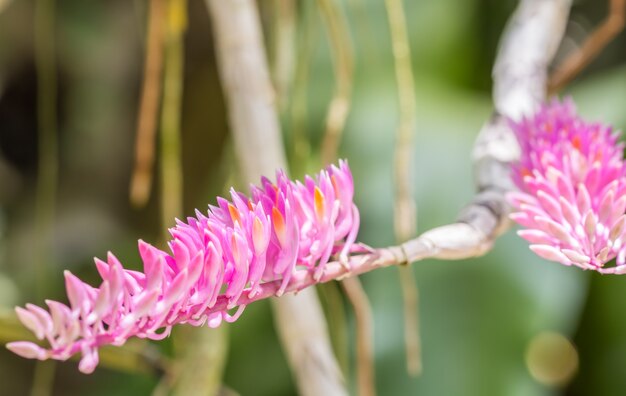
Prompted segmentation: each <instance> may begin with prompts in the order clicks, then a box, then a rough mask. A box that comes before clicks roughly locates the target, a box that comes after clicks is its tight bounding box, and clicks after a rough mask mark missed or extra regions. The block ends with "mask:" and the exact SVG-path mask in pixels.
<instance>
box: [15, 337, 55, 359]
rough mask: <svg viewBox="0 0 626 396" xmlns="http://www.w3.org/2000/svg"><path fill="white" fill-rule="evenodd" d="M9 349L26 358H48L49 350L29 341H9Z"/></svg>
mask: <svg viewBox="0 0 626 396" xmlns="http://www.w3.org/2000/svg"><path fill="white" fill-rule="evenodd" d="M6 347H7V349H8V350H9V351H11V352H13V353H15V354H16V355H19V356H21V357H23V358H26V359H38V360H46V359H47V358H48V352H47V351H46V350H45V349H43V348H42V347H40V346H39V345H37V344H34V343H32V342H29V341H16V342H9V343H8V344H7V345H6Z"/></svg>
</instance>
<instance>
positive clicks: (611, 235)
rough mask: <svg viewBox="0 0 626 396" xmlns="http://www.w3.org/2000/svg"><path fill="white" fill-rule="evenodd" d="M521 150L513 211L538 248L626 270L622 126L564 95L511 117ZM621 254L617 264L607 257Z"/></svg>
mask: <svg viewBox="0 0 626 396" xmlns="http://www.w3.org/2000/svg"><path fill="white" fill-rule="evenodd" d="M512 127H513V129H514V131H515V133H516V135H517V139H518V141H519V143H520V146H521V149H522V152H521V159H520V161H519V162H518V163H517V164H515V165H514V166H513V180H514V182H515V184H516V185H517V186H518V187H519V189H520V191H519V192H515V193H511V194H510V195H509V200H510V202H511V204H512V205H513V206H514V207H515V209H517V212H515V213H513V214H511V218H512V219H513V220H514V221H516V222H517V223H519V224H520V225H521V226H522V227H524V228H525V229H523V230H520V231H518V234H519V235H520V236H521V237H522V238H524V239H526V240H528V241H529V242H530V243H531V245H530V249H531V250H532V251H534V252H535V253H536V254H538V255H539V256H541V257H543V258H545V259H547V260H551V261H556V262H559V263H561V264H565V265H576V266H578V267H580V268H583V269H591V270H596V271H599V272H602V273H624V272H626V265H625V263H626V246H625V244H624V240H625V238H626V236H625V235H626V234H625V230H626V227H625V225H626V216H625V215H624V211H625V209H626V194H625V193H626V178H625V167H624V161H623V158H622V156H623V150H624V145H623V144H622V143H618V138H619V133H618V132H612V130H611V127H609V126H606V125H602V124H599V123H588V122H586V121H584V120H582V119H581V118H580V117H578V116H577V115H576V112H575V108H574V105H573V103H572V102H571V101H569V100H566V101H565V102H563V103H559V102H557V101H554V102H552V103H551V104H549V105H546V106H544V107H542V108H541V109H540V110H539V111H538V112H537V114H535V115H534V116H533V117H531V118H525V119H523V120H522V121H520V122H519V123H512ZM616 257H617V263H616V266H615V267H605V264H606V263H607V262H609V261H610V260H612V259H614V258H616Z"/></svg>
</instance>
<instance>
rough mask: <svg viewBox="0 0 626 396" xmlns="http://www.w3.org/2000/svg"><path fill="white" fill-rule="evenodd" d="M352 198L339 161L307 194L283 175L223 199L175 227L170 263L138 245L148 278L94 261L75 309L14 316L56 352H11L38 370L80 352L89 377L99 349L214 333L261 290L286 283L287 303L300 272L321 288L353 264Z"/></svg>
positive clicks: (71, 280)
mask: <svg viewBox="0 0 626 396" xmlns="http://www.w3.org/2000/svg"><path fill="white" fill-rule="evenodd" d="M353 189H354V186H353V181H352V175H351V173H350V169H349V168H348V164H347V163H346V162H343V161H341V162H340V163H339V167H336V166H334V165H333V166H330V167H328V168H327V169H326V170H323V171H322V172H320V173H319V175H317V178H316V179H315V180H314V179H312V178H310V177H307V178H306V179H305V181H304V184H302V183H300V182H292V181H290V180H289V179H288V178H287V176H286V175H285V173H283V172H280V171H279V172H277V181H276V184H273V183H271V182H270V181H269V180H268V179H265V178H264V179H263V180H262V183H261V187H255V186H253V187H252V194H251V198H250V199H248V198H247V197H246V196H245V195H243V194H241V193H239V192H237V191H235V190H231V201H228V200H226V199H224V198H218V199H217V206H210V209H209V211H208V214H207V215H206V216H205V215H204V214H202V213H200V212H196V217H195V218H188V219H187V223H184V222H182V221H177V225H176V226H175V227H174V228H172V229H170V234H171V235H172V239H171V240H170V241H169V242H168V246H169V250H170V252H171V253H167V252H165V251H162V250H160V249H157V248H156V247H154V246H151V245H149V244H147V243H145V242H143V241H139V253H140V255H141V259H142V261H143V266H144V272H139V271H132V270H126V269H124V268H123V267H122V264H121V263H120V262H119V261H118V259H117V258H116V257H115V256H114V255H113V254H112V253H109V254H108V257H107V260H106V261H102V260H99V259H96V260H95V262H96V267H97V270H98V272H99V273H100V276H101V277H102V280H103V281H102V283H101V284H100V286H99V287H97V288H95V287H92V286H90V285H88V284H86V283H83V282H82V281H81V280H80V279H78V278H77V277H75V276H74V275H72V274H71V273H70V272H69V271H66V272H65V284H66V288H67V296H68V298H69V302H70V304H69V306H67V305H65V304H62V303H60V302H56V301H50V300H47V301H46V304H47V305H48V308H49V310H45V309H43V308H40V307H38V306H36V305H32V304H26V307H25V308H20V307H18V308H16V312H17V315H18V317H19V319H20V320H21V321H22V323H23V324H24V325H25V326H26V327H27V328H29V329H30V330H31V331H33V333H35V336H36V337H37V338H38V339H40V340H43V339H44V338H45V339H46V340H47V341H48V343H49V344H50V348H49V349H45V348H42V347H40V346H38V345H36V344H34V343H32V342H27V341H20V342H12V343H9V344H7V348H8V349H10V350H11V351H13V352H15V353H17V354H19V355H21V356H23V357H26V358H31V359H39V360H45V359H57V360H66V359H68V358H69V357H70V356H72V355H73V354H75V353H77V352H81V353H82V359H81V360H80V364H79V369H80V371H82V372H84V373H91V372H92V371H93V370H94V369H95V367H96V365H97V364H98V348H99V347H100V346H102V345H106V344H112V345H122V344H124V343H125V342H126V340H127V339H128V338H130V337H141V338H150V339H153V340H158V339H162V338H164V337H167V336H168V335H169V333H170V330H171V328H172V326H173V325H176V324H179V323H188V324H191V325H193V326H201V325H203V324H204V323H207V324H208V326H209V327H216V326H219V325H220V324H221V322H222V321H224V320H225V321H227V322H232V321H235V320H236V319H237V318H238V317H239V315H241V313H242V311H243V309H244V308H245V302H246V301H251V300H253V298H254V296H255V295H256V294H257V293H259V290H260V288H261V287H262V284H263V283H264V282H267V281H274V280H278V281H280V282H281V287H280V289H279V290H278V293H277V295H280V294H282V293H283V292H284V291H285V290H286V288H287V286H288V284H289V280H290V278H291V277H292V275H293V274H294V273H296V272H297V271H311V272H312V273H314V276H315V277H316V279H319V277H320V276H321V275H322V274H323V271H324V266H325V264H326V263H327V262H328V261H329V259H330V257H331V256H332V255H333V254H339V256H340V260H343V262H346V263H347V254H348V253H349V252H350V250H351V248H352V246H353V243H354V241H355V238H356V234H357V231H358V227H359V213H358V210H357V208H356V206H355V205H354V203H353V202H352V197H353ZM242 301H243V302H242ZM231 310H235V311H234V314H231V312H230V311H231Z"/></svg>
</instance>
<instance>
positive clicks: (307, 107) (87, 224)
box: [0, 0, 626, 396]
mask: <svg viewBox="0 0 626 396" xmlns="http://www.w3.org/2000/svg"><path fill="white" fill-rule="evenodd" d="M516 3H517V2H516V1H513V0H439V1H432V0H405V1H404V6H405V11H406V18H407V24H408V29H409V36H410V42H411V51H412V66H413V72H414V74H415V87H414V88H415V93H416V96H417V129H416V139H415V147H414V159H413V162H414V164H413V166H414V169H413V178H414V180H413V183H414V186H413V187H414V192H415V194H414V195H415V199H416V202H417V205H418V228H419V230H420V231H424V230H427V229H429V228H431V227H434V226H437V225H441V224H444V223H448V222H450V221H452V220H453V219H454V218H455V217H456V213H457V212H458V210H459V209H460V208H461V207H463V205H464V204H465V203H466V202H468V201H469V200H470V198H471V196H472V194H473V183H472V173H471V161H470V151H471V146H472V143H473V140H474V138H475V136H476V134H477V133H478V131H479V129H480V127H481V125H482V124H483V123H484V122H485V120H487V119H488V117H489V116H490V113H491V109H492V104H491V100H490V87H491V78H490V73H491V66H492V64H493V61H494V57H495V54H496V50H497V43H498V39H499V37H500V34H501V32H502V29H503V27H504V25H505V23H506V20H507V18H508V17H509V15H510V14H511V13H512V11H513V10H514V8H515V6H516ZM606 3H607V2H605V1H598V0H579V1H574V7H573V9H572V13H571V17H570V23H569V25H568V29H567V37H566V39H565V40H564V42H563V45H562V48H561V50H560V52H559V55H558V56H557V59H562V57H563V56H564V55H565V54H566V53H568V51H570V50H572V49H573V48H575V45H576V43H577V42H580V41H581V40H582V39H583V38H584V37H585V36H586V35H587V34H588V33H589V31H591V30H592V29H593V27H594V26H596V25H597V24H598V23H599V22H600V21H601V20H602V19H603V18H604V16H605V15H606V12H607V4H606ZM279 4H280V2H279V1H271V0H259V1H258V5H259V8H260V10H261V15H262V21H263V29H264V33H265V38H266V44H267V48H268V53H269V59H270V60H272V59H273V54H274V51H275V49H276V45H275V43H276V42H277V41H278V40H277V33H276V32H277V28H276V26H277V25H278V24H277V11H276V7H278V5H279ZM294 4H295V5H296V11H297V19H296V31H295V36H294V37H295V40H296V41H295V53H294V54H293V55H294V62H295V63H294V73H295V74H294V79H293V84H292V86H291V88H290V89H289V91H288V95H286V96H283V97H281V98H279V99H280V100H279V103H280V104H281V120H282V123H283V130H284V136H285V145H286V148H287V152H288V154H289V158H290V160H291V171H292V174H293V175H294V176H296V177H301V176H302V174H303V173H304V172H305V171H309V172H310V171H315V170H317V169H318V168H319V167H320V165H321V164H320V160H319V147H320V142H321V139H322V136H323V132H324V122H325V117H326V111H327V107H328V103H329V101H330V99H331V97H332V92H333V87H334V84H335V78H334V73H333V59H332V53H331V51H330V44H329V40H328V35H327V33H326V29H325V25H324V21H323V19H322V17H321V14H320V10H319V8H318V6H317V3H316V2H314V1H301V2H298V1H295V2H294ZM333 4H335V5H336V7H338V9H339V10H340V11H341V13H342V14H343V15H344V17H345V18H346V20H347V21H348V24H349V28H350V34H351V40H352V43H353V45H354V49H355V70H354V79H353V84H354V85H353V86H354V91H353V95H352V97H351V99H352V100H351V110H350V114H349V118H348V121H347V125H346V128H345V131H344V135H343V141H342V143H341V147H340V155H341V157H343V158H347V159H348V160H349V161H350V165H351V168H352V170H353V173H354V178H355V185H356V187H355V188H356V198H355V199H356V201H357V204H358V206H359V207H360V210H361V218H362V227H361V232H360V240H361V241H362V242H364V243H367V244H369V245H372V246H386V245H388V244H392V243H393V242H394V237H393V224H392V222H393V213H392V209H393V207H392V193H393V189H392V184H391V180H392V177H391V176H392V155H393V142H394V134H395V131H396V127H397V122H398V103H397V93H396V80H395V74H394V66H393V57H392V54H391V44H390V37H389V26H388V24H387V15H386V11H385V7H384V2H383V1H379V0H337V1H334V2H333ZM146 6H147V3H146V2H145V1H141V0H135V1H129V0H108V1H106V2H105V1H98V2H96V1H79V0H73V1H72V0H57V1H56V9H55V12H56V24H55V36H51V37H50V39H53V40H55V43H56V57H57V58H56V59H57V62H56V66H57V70H58V73H57V81H58V88H59V89H58V96H57V99H58V103H57V108H58V111H57V115H58V139H57V144H58V150H59V173H58V182H57V183H56V191H57V192H56V202H54V203H50V205H52V208H51V209H50V210H51V211H53V213H54V218H53V223H52V230H53V233H52V235H53V242H52V244H51V246H50V247H49V248H48V249H46V250H41V249H44V248H42V247H41V244H40V243H38V240H37V238H38V235H40V234H38V231H37V227H38V225H37V224H38V223H37V221H38V220H37V216H36V213H37V210H36V204H37V196H36V195H37V188H36V181H37V163H38V156H39V152H40V151H41V146H40V142H38V137H37V136H38V135H37V110H36V106H37V88H38V84H37V77H36V67H35V61H34V59H35V55H34V46H33V39H34V38H33V31H34V2H33V1H30V0H12V1H6V0H5V1H0V9H1V10H2V11H0V313H2V315H3V316H2V317H3V318H5V319H3V321H2V322H0V342H1V343H2V344H4V343H5V342H7V341H9V340H14V339H15V337H21V336H22V335H21V334H20V333H19V332H20V331H21V330H19V328H15V327H13V328H9V327H8V325H6V324H5V323H4V322H6V321H8V319H6V318H10V316H11V314H12V307H13V306H14V305H15V304H24V303H25V302H35V303H42V302H43V294H42V293H44V292H45V296H46V297H49V298H56V299H61V300H65V298H64V291H63V277H62V271H63V269H70V270H71V271H72V272H73V273H75V274H77V275H78V276H80V277H82V278H83V279H86V280H91V281H92V282H94V283H95V282H96V279H97V274H96V271H95V269H94V267H93V265H92V257H93V256H94V255H96V256H99V257H103V256H104V255H105V254H106V252H107V251H108V250H111V251H113V252H115V253H116V254H117V255H118V257H120V259H122V262H124V263H125V265H126V266H127V267H130V268H133V267H137V268H138V267H139V265H140V263H139V259H138V254H137V251H136V240H137V239H138V238H142V239H144V240H146V241H149V242H153V243H157V242H158V240H159V238H160V236H161V235H162V233H163V230H162V226H161V221H160V219H159V205H160V197H159V194H158V191H159V186H158V178H156V179H155V180H156V183H157V185H156V186H155V187H154V189H153V192H152V195H151V198H150V201H149V202H148V204H147V206H145V207H144V208H140V209H135V208H133V207H132V206H131V205H130V203H129V200H128V186H129V181H130V175H131V171H132V165H133V155H134V154H133V153H134V139H135V126H136V119H137V109H138V103H139V94H140V88H141V80H142V73H143V57H144V43H145V37H144V36H145V34H144V32H145V27H146V18H145V15H146ZM188 8H189V10H188V16H189V24H188V29H187V33H186V36H185V69H184V96H183V108H182V114H181V117H182V161H183V170H184V188H183V197H184V211H185V214H186V215H191V214H193V209H194V208H200V209H204V208H206V205H207V204H208V203H213V202H214V199H215V198H214V197H215V196H217V195H220V194H224V193H225V191H226V189H227V187H228V186H229V185H230V184H237V185H239V186H245V185H246V183H247V182H248V181H244V180H240V178H239V177H238V174H237V164H236V158H235V156H234V154H233V149H232V144H231V140H230V137H229V134H228V126H227V120H226V109H225V105H224V101H223V97H222V91H221V86H220V83H219V76H218V74H217V69H216V64H215V55H214V47H213V42H212V38H211V25H210V20H209V16H208V13H207V9H206V5H205V3H204V1H202V0H189V2H188ZM236 28H237V27H233V29H236ZM272 65H273V63H272ZM566 91H567V92H566V94H567V95H571V96H572V97H573V98H574V100H575V102H576V103H577V105H578V108H579V111H580V113H581V114H582V115H584V116H585V117H588V118H590V119H593V120H602V121H604V122H607V123H611V124H613V125H614V126H615V127H616V128H619V129H622V130H624V129H625V128H626V34H623V33H622V34H621V35H620V36H619V37H618V39H616V40H615V41H613V42H612V43H611V44H610V45H609V46H608V47H607V48H606V49H605V51H604V52H603V53H602V54H601V55H600V56H599V58H598V59H597V60H596V61H594V63H593V64H592V65H591V66H590V67H589V68H587V69H586V70H585V71H584V72H583V73H582V74H581V75H580V76H579V78H578V79H577V80H576V81H575V82H574V83H573V84H571V85H570V86H569V87H568V88H567V90H566ZM302 138H304V141H305V142H306V144H304V146H302ZM298 139H300V140H298ZM298 141H299V142H300V143H299V144H300V146H298V144H297V142H298ZM303 147H304V148H303ZM43 151H45V148H44V150H43ZM157 155H158V153H157ZM155 169H158V168H155ZM155 172H156V170H155ZM42 268H43V270H42ZM414 270H415V278H416V280H417V283H418V285H419V290H420V322H421V337H422V338H421V340H422V346H423V366H424V370H423V373H422V375H421V376H420V377H418V378H412V377H409V376H408V375H407V373H406V368H405V357H404V345H403V342H404V338H403V317H402V298H401V293H400V288H399V282H398V274H397V269H395V268H388V269H383V270H378V271H375V272H373V273H369V274H366V275H364V276H363V277H362V281H363V283H364V285H365V288H366V291H367V293H368V295H369V297H370V301H371V304H372V307H373V311H374V320H375V340H374V342H375V357H376V383H377V390H378V392H379V394H381V395H413V394H422V395H477V396H479V395H480V396H484V395H552V394H571V395H588V394H594V395H618V394H623V392H624V389H626V305H625V306H622V305H620V303H621V301H622V300H623V299H625V298H626V278H622V277H610V276H604V277H603V276H600V275H598V274H595V273H594V274H589V273H585V272H582V271H580V270H577V269H575V268H566V267H564V266H559V265H557V264H554V263H548V262H544V261H542V260H540V259H539V258H537V257H535V256H534V255H532V254H531V252H530V251H529V250H528V249H527V246H526V243H525V242H524V241H522V240H521V239H520V238H518V237H516V236H515V234H514V233H513V232H509V233H507V234H506V235H505V236H504V237H502V238H501V239H500V240H499V241H498V242H497V244H496V246H495V249H494V250H493V251H492V252H490V253H489V254H488V255H486V256H485V257H483V258H480V259H474V260H465V261H458V262H437V261H425V262H421V263H418V264H416V265H414ZM42 271H43V272H42ZM42 275H43V276H44V284H43V285H42V284H39V285H38V283H37V282H38V281H37V278H38V277H39V278H41V276H42ZM333 301H334V303H335V304H336V303H337V301H336V300H333ZM339 303H341V304H343V305H345V310H346V312H347V324H348V328H347V329H342V328H341V324H340V323H334V322H331V323H330V325H331V327H333V328H334V329H339V331H336V332H335V333H333V336H334V337H335V339H336V340H341V339H342V336H341V334H342V333H341V332H342V331H343V332H344V333H343V334H344V335H345V334H347V340H348V345H347V346H346V345H343V346H340V348H339V349H340V355H341V356H343V357H342V358H341V359H340V360H342V359H343V360H342V361H345V359H346V356H347V357H348V364H346V365H344V369H346V372H345V373H344V374H345V375H346V378H347V380H348V382H349V383H350V387H351V389H352V391H353V392H354V389H355V388H354V387H355V367H354V357H353V356H354V345H353V344H354V343H353V340H354V323H353V314H352V311H351V309H350V307H349V306H348V305H347V304H345V301H343V302H342V301H339ZM226 326H227V328H228V331H229V333H230V336H229V339H230V341H229V342H230V349H229V353H228V361H227V367H226V373H225V378H224V383H225V385H226V386H228V388H230V389H232V390H234V391H236V392H239V393H240V394H242V395H291V394H294V393H295V392H296V390H295V388H294V383H293V380H292V379H291V377H290V374H289V369H288V366H287V363H286V361H285V359H284V356H283V354H282V351H281V349H280V346H279V344H278V341H277V337H276V334H275V331H274V329H273V322H272V318H271V311H270V306H269V304H268V303H267V301H265V302H260V303H257V304H254V305H253V306H250V307H248V308H247V309H246V312H245V314H244V315H243V316H242V318H241V319H240V320H239V321H238V322H237V323H236V324H234V325H226ZM206 331H211V330H209V329H206ZM345 332H347V333H345ZM555 333H556V334H560V335H562V336H564V337H565V338H567V339H569V340H571V342H572V343H573V345H574V346H575V348H576V350H577V354H578V361H579V362H578V365H577V367H578V368H577V370H576V372H575V373H574V374H573V376H570V377H568V378H566V379H565V380H564V381H560V382H559V381H558V380H555V378H554V375H553V374H554V373H555V372H557V373H558V369H559V367H560V366H559V365H562V364H564V362H565V364H567V363H568V362H569V363H572V362H574V363H576V362H575V360H572V357H571V356H569V355H567V356H560V355H559V351H562V350H563V349H562V348H561V349H559V345H560V344H559V343H558V341H559V340H561V341H562V340H563V339H562V338H558V337H545V335H546V334H555ZM542 334H543V335H544V337H542ZM537 342H539V344H538V345H540V350H542V351H546V350H548V351H549V350H550V348H553V349H555V350H556V352H555V353H553V354H548V355H549V356H548V357H547V358H545V359H542V358H533V357H532V356H534V355H532V354H530V355H529V352H528V351H529V349H532V348H530V345H531V344H532V345H535V344H536V343H537ZM542 342H543V343H542ZM533 343H535V344H533ZM339 344H341V342H339ZM569 345H570V344H567V343H566V346H569ZM152 347H153V348H154V349H156V350H158V351H159V353H162V354H164V355H168V354H170V353H171V350H172V345H171V340H166V341H164V342H161V343H159V344H154V345H152ZM342 348H343V349H342ZM346 348H347V350H348V354H345V353H344V352H345V351H346ZM565 350H567V348H565ZM531 355H532V356H531ZM529 356H530V357H529ZM34 370H35V363H34V362H33V361H29V360H25V359H21V358H18V357H17V356H14V355H12V354H11V353H9V352H8V351H6V350H5V349H4V348H0V395H26V394H29V392H30V390H31V386H32V385H31V384H32V383H33V375H34V374H33V373H34ZM158 381H159V377H158V375H156V374H153V373H152V374H151V373H145V372H144V373H136V372H133V370H126V369H115V368H112V367H109V368H107V367H106V365H104V364H103V365H101V366H100V367H99V368H98V369H97V370H96V372H95V373H94V374H92V375H89V376H86V375H82V374H79V372H78V370H77V367H76V362H67V363H60V364H58V365H57V366H56V370H55V372H54V382H53V388H52V394H54V395H86V394H89V395H144V394H151V392H152V390H153V389H154V387H155V386H156V385H157V383H158Z"/></svg>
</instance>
